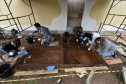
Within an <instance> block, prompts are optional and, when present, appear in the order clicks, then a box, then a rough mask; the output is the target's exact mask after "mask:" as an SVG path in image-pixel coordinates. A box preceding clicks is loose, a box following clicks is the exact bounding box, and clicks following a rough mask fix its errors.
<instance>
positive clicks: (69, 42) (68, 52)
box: [20, 35, 104, 65]
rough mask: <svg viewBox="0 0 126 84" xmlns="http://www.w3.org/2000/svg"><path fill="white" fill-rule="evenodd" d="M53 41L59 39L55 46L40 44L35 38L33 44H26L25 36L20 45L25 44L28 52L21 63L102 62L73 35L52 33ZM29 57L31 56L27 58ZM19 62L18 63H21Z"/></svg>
mask: <svg viewBox="0 0 126 84" xmlns="http://www.w3.org/2000/svg"><path fill="white" fill-rule="evenodd" d="M54 37H55V41H59V45H58V46H55V47H50V46H41V45H40V42H38V41H37V39H35V40H36V42H35V43H33V44H28V43H27V42H26V40H25V37H24V38H23V39H22V40H21V41H22V46H26V47H27V49H26V51H27V52H28V53H29V54H28V55H27V56H25V58H24V59H23V61H22V62H21V63H22V64H23V63H25V64H30V63H34V64H40V65H41V64H51V65H54V64H85V65H90V64H103V63H104V62H103V60H102V59H101V57H100V56H99V55H98V54H97V53H96V52H95V51H88V50H87V46H81V45H80V42H81V41H79V42H76V41H75V39H73V36H69V37H63V36H61V35H54ZM29 57H31V58H29ZM21 63H20V64H21Z"/></svg>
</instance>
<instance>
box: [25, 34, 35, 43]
mask: <svg viewBox="0 0 126 84" xmlns="http://www.w3.org/2000/svg"><path fill="white" fill-rule="evenodd" d="M26 40H27V42H28V43H29V44H32V43H33V37H32V36H31V35H28V36H27V37H26Z"/></svg>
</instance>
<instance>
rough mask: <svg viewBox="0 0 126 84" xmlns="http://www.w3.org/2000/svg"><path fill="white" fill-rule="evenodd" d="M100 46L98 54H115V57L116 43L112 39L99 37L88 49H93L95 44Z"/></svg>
mask: <svg viewBox="0 0 126 84" xmlns="http://www.w3.org/2000/svg"><path fill="white" fill-rule="evenodd" d="M95 45H96V46H97V47H98V50H97V51H98V54H99V55H102V56H113V57H115V50H116V45H115V44H114V43H112V42H111V41H109V40H107V39H105V38H102V37H98V38H96V40H95V42H94V43H93V44H92V45H91V46H90V47H89V48H88V50H90V49H92V47H94V46H95Z"/></svg>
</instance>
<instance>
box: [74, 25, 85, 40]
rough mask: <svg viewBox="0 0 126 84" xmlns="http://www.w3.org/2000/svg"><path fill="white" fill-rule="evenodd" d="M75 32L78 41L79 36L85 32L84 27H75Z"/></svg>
mask: <svg viewBox="0 0 126 84" xmlns="http://www.w3.org/2000/svg"><path fill="white" fill-rule="evenodd" d="M73 32H74V34H75V39H76V41H78V39H79V37H80V36H81V34H82V33H83V28H82V27H81V26H77V27H75V28H74V29H73Z"/></svg>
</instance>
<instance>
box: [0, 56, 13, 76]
mask: <svg viewBox="0 0 126 84" xmlns="http://www.w3.org/2000/svg"><path fill="white" fill-rule="evenodd" d="M0 59H1V60H2V62H3V64H2V65H0V78H7V77H9V76H10V75H11V74H12V72H13V71H12V68H11V65H10V64H9V63H7V62H6V61H5V60H4V59H3V58H2V56H0Z"/></svg>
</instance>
